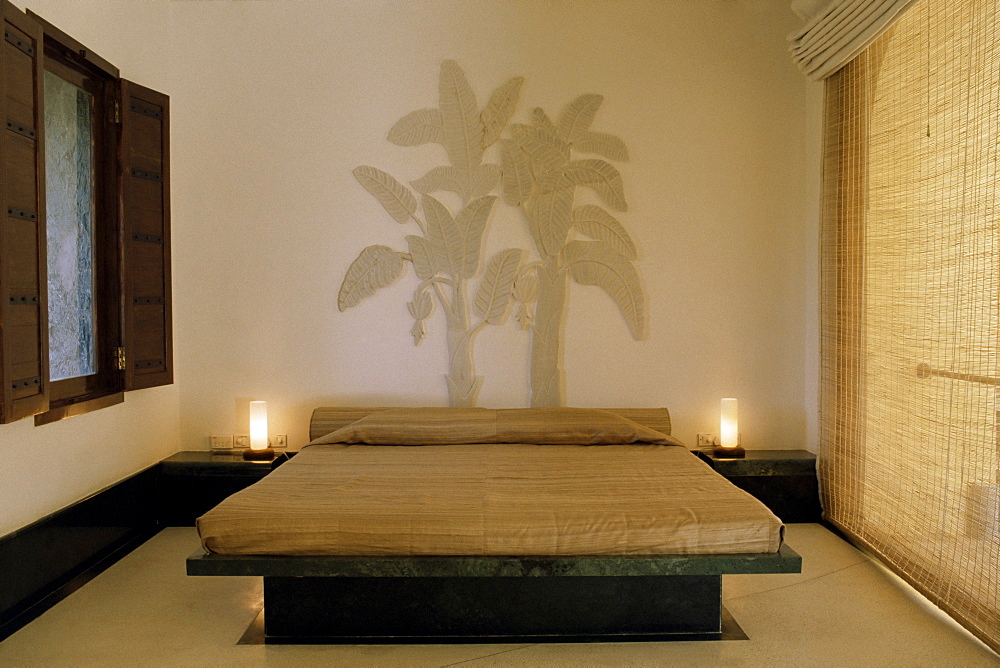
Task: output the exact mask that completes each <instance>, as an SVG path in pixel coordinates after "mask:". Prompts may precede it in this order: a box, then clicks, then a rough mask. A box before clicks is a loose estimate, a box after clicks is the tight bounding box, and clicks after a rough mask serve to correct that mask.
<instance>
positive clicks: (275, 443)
mask: <svg viewBox="0 0 1000 668" xmlns="http://www.w3.org/2000/svg"><path fill="white" fill-rule="evenodd" d="M267 446H268V447H269V448H287V447H288V435H287V434H275V435H274V436H268V438H267Z"/></svg>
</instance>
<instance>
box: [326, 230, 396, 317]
mask: <svg viewBox="0 0 1000 668" xmlns="http://www.w3.org/2000/svg"><path fill="white" fill-rule="evenodd" d="M403 269H404V266H403V258H401V257H400V256H399V253H397V252H396V251H394V250H392V249H391V248H389V247H388V246H368V247H367V248H365V249H364V250H362V251H361V254H360V255H358V257H357V259H356V260H354V262H352V263H351V266H350V267H348V268H347V274H346V275H345V276H344V282H343V283H341V285H340V294H339V295H338V296H337V308H339V309H340V310H341V311H343V310H345V309H347V308H350V307H351V306H357V304H358V303H359V302H360V301H361V300H362V299H365V298H366V297H370V296H372V295H373V294H375V293H376V292H378V291H379V290H381V289H382V288H384V287H387V286H389V285H392V284H393V283H394V282H395V281H396V280H397V279H398V278H399V276H400V275H401V274H402V273H403Z"/></svg>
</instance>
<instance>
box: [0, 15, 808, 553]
mask: <svg viewBox="0 0 1000 668" xmlns="http://www.w3.org/2000/svg"><path fill="white" fill-rule="evenodd" d="M18 6H20V7H25V6H27V7H30V8H31V9H33V10H34V11H36V12H38V13H39V14H41V15H42V16H44V17H45V18H47V19H49V20H50V21H52V22H53V23H55V24H56V25H57V26H59V27H60V28H62V29H63V30H65V31H67V32H68V33H70V34H72V35H73V36H75V37H77V38H78V39H79V40H80V41H82V42H83V43H84V44H87V45H88V46H90V47H91V48H93V49H94V50H95V51H96V52H97V53H99V54H101V55H102V56H104V57H105V58H107V59H108V60H110V61H111V62H113V63H115V64H116V65H118V66H119V67H120V68H121V69H122V75H123V76H125V77H127V78H130V79H133V80H136V81H138V82H139V83H143V84H146V85H149V86H151V87H153V88H156V89H158V90H162V91H164V92H166V93H168V94H169V95H170V97H171V115H172V118H171V151H172V170H171V179H172V206H173V281H174V345H175V348H174V349H175V369H176V374H175V377H176V384H175V385H174V386H171V387H169V388H159V389H154V390H149V391H144V392H142V393H133V394H129V395H128V396H127V399H126V403H125V404H124V405H123V406H121V407H116V408H112V409H105V410H104V411H98V412H97V413H95V414H92V415H90V416H83V417H78V418H73V419H71V420H68V421H64V424H57V425H52V426H46V427H39V428H35V427H33V426H31V421H30V420H28V421H21V422H19V423H16V424H14V425H0V456H2V457H3V458H4V462H5V465H4V467H3V469H2V470H0V507H3V508H4V510H3V513H4V515H3V517H2V521H0V534H3V533H5V532H6V531H9V530H11V529H13V528H16V527H17V526H21V525H23V524H24V523H27V522H29V521H32V520H33V519H37V518H38V517H41V516H42V515H44V514H47V513H48V512H51V511H53V510H55V509H57V508H58V507H60V506H61V505H63V504H65V503H68V502H70V501H72V500H74V499H76V498H79V497H80V496H82V495H85V494H87V493H90V492H92V491H96V490H97V489H100V488H101V487H103V486H105V485H106V484H110V483H111V482H114V481H115V480H117V479H121V478H122V477H125V476H126V475H127V474H129V473H132V472H134V471H135V470H138V469H140V468H142V467H144V466H145V465H148V464H151V463H153V462H154V461H156V460H157V459H159V458H162V457H163V456H166V455H168V454H170V453H171V452H173V451H175V450H179V449H180V450H185V449H202V448H207V447H208V435H209V434H212V433H215V434H232V433H246V432H247V431H248V429H247V426H246V424H247V416H248V407H247V404H248V402H249V401H250V400H251V399H264V400H267V401H268V403H269V413H270V416H269V417H270V425H271V429H270V431H271V433H286V434H289V437H290V438H289V440H290V443H291V446H292V447H293V448H297V447H299V446H301V445H302V444H303V443H304V442H305V441H306V440H307V424H308V419H309V413H310V411H311V410H312V409H313V408H314V407H316V406H320V405H349V404H355V405H359V404H360V405H378V404H392V405H445V404H446V403H447V390H446V386H445V381H444V374H445V373H446V372H447V359H446V347H445V341H444V322H443V318H442V316H441V314H440V312H438V313H437V315H436V316H434V317H432V318H431V319H430V320H429V321H428V323H427V325H428V335H427V338H426V339H425V341H424V343H423V344H422V345H421V346H419V347H415V346H414V345H413V339H412V337H411V335H410V327H411V325H412V320H411V319H410V317H409V315H408V313H407V310H406V302H407V301H408V300H409V299H410V296H411V293H412V291H413V288H414V287H415V286H416V284H417V279H416V278H415V277H414V276H413V275H412V272H410V274H408V275H407V276H406V277H405V278H403V279H402V280H401V281H399V282H398V283H396V284H395V285H393V286H391V287H389V288H387V289H385V290H383V291H382V292H381V293H379V294H378V295H376V296H374V297H372V298H370V299H368V300H366V301H364V302H362V303H361V304H360V305H358V306H357V307H355V308H352V309H348V310H347V311H345V312H343V313H341V312H339V311H338V310H337V292H338V289H339V287H340V283H341V281H342V280H343V277H344V273H345V272H346V270H347V268H348V266H349V265H350V263H351V262H352V261H353V260H354V258H355V257H357V255H358V253H359V252H360V251H361V249H362V248H364V247H365V246H368V245H370V244H384V245H388V246H391V247H394V248H397V249H400V250H405V249H406V242H405V240H404V238H405V235H406V234H413V233H416V227H415V226H414V225H412V224H410V225H400V224H398V223H396V222H395V221H393V220H392V219H391V218H390V217H389V216H388V214H386V213H385V211H384V210H383V209H382V208H381V206H380V205H379V204H378V203H377V202H376V201H375V200H374V199H373V198H372V197H371V196H370V195H369V194H368V193H367V192H366V191H365V190H364V189H363V188H362V187H361V185H360V184H359V183H358V182H357V181H356V180H355V178H354V176H353V175H352V173H351V172H352V170H353V169H354V168H355V167H357V166H358V165H372V166H375V167H378V168H380V169H383V170H385V171H388V172H390V173H391V174H393V175H394V176H396V177H397V178H398V179H399V180H400V181H403V182H407V181H411V180H413V179H416V178H418V177H420V176H422V175H423V174H424V173H425V172H426V171H427V170H429V169H430V168H431V167H434V166H437V165H441V164H445V155H444V151H443V149H441V147H439V146H437V145H428V146H422V147H414V148H402V147H399V146H395V145H393V144H391V143H389V142H388V141H387V139H386V135H387V133H388V130H389V128H390V127H391V126H392V125H393V123H395V122H396V121H397V120H398V119H400V118H401V117H402V116H404V115H405V114H407V113H409V112H411V111H413V110H416V109H419V108H422V107H436V106H437V102H438V73H439V68H440V65H441V62H442V61H443V60H446V59H454V60H455V61H457V62H458V64H459V65H460V66H461V67H462V69H463V70H464V71H465V73H466V75H467V77H468V80H469V82H470V84H471V86H472V88H473V90H474V91H475V93H476V96H477V100H478V102H479V104H480V105H482V104H484V103H485V101H486V100H487V98H488V95H489V94H490V93H491V92H492V91H493V90H494V89H495V88H496V87H497V86H499V85H501V84H502V83H504V82H505V81H507V80H508V79H509V78H511V77H513V76H523V77H524V78H525V83H524V86H523V88H522V91H521V99H520V102H519V104H518V107H517V110H516V112H515V115H514V117H513V119H512V120H513V122H528V119H529V117H530V112H531V109H532V108H533V107H536V106H539V107H542V108H543V109H545V110H546V112H547V113H548V114H549V115H550V116H552V117H556V116H558V114H559V113H560V111H561V110H562V108H563V106H564V105H565V104H566V103H568V102H569V101H570V100H572V99H573V98H575V97H576V96H578V95H580V94H583V93H599V94H601V95H603V96H604V98H605V100H604V103H603V106H602V107H601V109H600V111H599V112H598V114H597V117H596V120H595V122H594V124H593V129H594V130H597V131H602V132H608V133H612V134H616V135H618V136H619V137H621V138H622V139H623V140H624V141H625V143H626V144H627V146H628V148H629V151H630V154H631V159H630V161H629V162H627V163H617V164H616V166H617V167H618V168H619V171H620V172H621V174H622V176H623V179H624V186H625V195H626V197H627V199H628V203H629V209H628V211H627V212H626V213H623V214H621V215H620V216H619V219H620V220H621V222H622V223H623V224H624V226H625V227H626V229H627V230H628V231H629V233H630V234H631V236H632V238H633V239H634V240H635V243H636V245H637V247H638V251H639V257H638V259H637V261H636V267H637V268H638V271H639V274H640V276H641V279H642V282H643V286H644V288H645V291H646V294H647V297H648V322H649V326H648V336H647V338H646V339H645V340H643V341H635V340H633V339H632V338H631V336H630V335H629V332H628V329H627V327H626V325H625V322H624V320H623V318H622V316H621V315H620V313H619V312H618V309H617V307H616V306H615V304H614V303H613V302H612V300H611V299H610V298H609V297H608V296H607V295H605V294H604V293H603V292H602V291H601V290H600V289H598V288H595V287H586V286H580V285H576V284H572V285H571V287H570V297H569V306H568V313H567V319H566V327H565V358H564V365H565V369H566V397H567V403H568V404H569V405H576V406H667V407H668V408H669V409H670V411H671V414H672V417H673V420H674V425H675V430H674V431H675V434H676V435H678V436H679V437H680V438H681V439H682V440H684V441H686V442H688V443H691V444H693V443H694V440H695V434H696V433H697V432H717V431H718V418H719V399H720V398H722V397H725V396H734V397H737V398H738V399H739V400H740V431H741V432H742V437H743V443H744V445H746V447H748V448H801V447H810V448H811V449H814V448H815V443H816V441H817V436H816V431H817V430H816V426H815V425H816V422H817V418H816V390H815V386H816V378H817V375H818V361H817V359H818V356H817V352H816V350H817V347H818V344H817V339H818V335H817V334H816V331H817V329H818V325H817V321H818V316H817V306H816V293H817V285H818V278H817V269H816V245H817V238H818V237H817V229H816V227H817V226H816V219H817V217H818V190H819V178H818V174H819V164H818V160H819V135H818V133H819V121H818V113H819V102H818V100H820V99H821V92H820V91H821V87H820V86H818V85H817V84H811V83H809V82H808V81H807V80H806V79H805V78H804V77H803V76H802V75H801V74H799V72H798V71H797V70H796V69H795V67H794V66H793V65H792V63H791V61H790V59H789V56H788V54H787V52H786V42H785V36H786V34H787V33H789V32H791V31H792V30H793V29H794V28H795V27H796V26H797V19H796V17H795V16H794V15H793V14H792V13H791V12H790V11H789V9H788V6H787V3H785V2H775V1H773V0H739V1H733V0H717V1H716V0H621V1H618V2H608V1H604V0H572V1H570V0H565V1H562V0H550V1H547V2H536V1H534V0H506V1H504V2H495V1H492V0H440V1H435V2H430V1H422V0H385V1H381V2H380V1H374V0H339V1H337V2H321V1H310V0H297V1H295V2H291V1H280V2H279V1H267V0H260V1H225V0H213V1H200V0H174V1H172V2H159V1H151V0H150V1H143V2H115V1H106V0H82V1H79V2H77V1H69V0H23V1H22V2H20V3H18ZM814 116H815V117H816V118H813V117H814ZM496 151H497V148H496V147H494V148H492V149H490V151H489V152H488V154H487V159H488V160H489V161H492V162H499V157H498V154H497V153H496ZM583 201H584V200H583V199H582V198H580V197H578V203H582V202H583ZM510 246H519V247H522V248H525V249H528V250H529V251H530V252H531V253H532V254H534V250H533V245H532V243H531V241H530V236H529V234H528V232H527V228H526V224H525V222H524V220H523V217H522V216H521V214H520V212H518V211H517V210H516V209H514V208H512V207H509V206H508V205H506V204H504V203H502V201H501V202H498V205H497V207H496V209H495V211H494V215H493V217H492V219H491V223H490V227H489V228H488V230H487V257H489V256H490V255H492V253H493V252H494V251H496V250H499V249H502V248H506V247H510ZM528 351H529V337H528V336H527V335H526V333H524V332H522V331H520V330H519V329H517V327H516V325H515V323H514V322H513V319H511V321H509V322H508V323H507V324H506V325H505V326H504V327H488V328H486V329H485V330H484V331H483V332H482V334H480V336H479V338H478V340H477V346H476V363H477V373H479V374H480V375H482V376H484V377H485V383H484V385H483V388H482V391H481V392H480V396H479V398H480V401H479V403H480V405H483V406H488V407H518V406H526V405H528V400H529V390H528V360H529V354H528ZM80 462H85V463H86V464H85V465H80ZM28 489H31V490H32V494H27V491H28Z"/></svg>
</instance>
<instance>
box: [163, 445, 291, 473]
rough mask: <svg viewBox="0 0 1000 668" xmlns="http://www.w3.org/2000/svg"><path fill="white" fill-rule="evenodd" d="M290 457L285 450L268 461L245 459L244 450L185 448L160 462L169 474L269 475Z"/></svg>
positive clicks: (164, 470)
mask: <svg viewBox="0 0 1000 668" xmlns="http://www.w3.org/2000/svg"><path fill="white" fill-rule="evenodd" d="M287 459H288V454H286V453H284V452H279V453H276V454H275V456H274V459H272V460H270V461H266V462H252V461H247V460H245V459H243V450H241V449H234V450H232V451H221V452H220V451H218V450H183V451H181V452H177V453H175V454H172V455H170V456H169V457H167V458H166V459H164V460H163V461H161V462H160V470H161V471H162V472H164V473H168V474H182V475H197V476H212V475H260V476H264V475H267V473H268V472H269V471H271V470H272V469H274V468H275V467H277V466H279V465H280V464H281V463H283V462H285V461H286V460H287Z"/></svg>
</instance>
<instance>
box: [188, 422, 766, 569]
mask: <svg viewBox="0 0 1000 668" xmlns="http://www.w3.org/2000/svg"><path fill="white" fill-rule="evenodd" d="M480 417H481V416H477V417H476V420H478V421H479V422H481V420H480ZM379 420H384V416H381V417H380V418H379ZM367 426H370V425H367ZM367 426H366V425H362V427H363V428H367ZM617 427H620V425H617ZM640 429H644V428H641V427H640ZM619 431H620V429H619ZM647 431H649V430H647ZM339 432H344V434H341V435H340V436H334V437H333V440H337V439H338V438H341V439H348V438H350V436H349V434H352V433H353V434H355V435H356V434H358V433H359V429H358V428H357V427H355V428H354V429H353V431H352V430H351V428H350V427H348V428H345V429H342V430H338V433H339ZM449 433H450V432H449ZM587 433H590V434H591V437H592V438H591V440H592V441H594V442H598V443H600V442H602V440H606V439H603V438H602V437H597V438H596V439H594V438H593V432H592V431H590V432H587ZM601 433H602V434H603V432H601ZM653 433H654V434H658V432H653ZM584 436H586V434H584ZM622 436H623V435H622V434H619V433H617V432H616V436H615V437H614V438H621V437H622ZM625 436H627V434H625ZM659 436H661V437H663V438H662V439H661V442H662V443H669V442H670V439H669V437H665V436H663V435H662V434H659ZM507 437H510V436H509V434H508V433H505V435H504V436H503V438H507ZM365 438H367V437H365ZM321 440H329V439H321ZM198 531H199V532H200V534H201V538H202V542H203V545H204V546H205V548H206V549H207V550H208V551H209V552H213V553H219V554H278V555H515V556H539V555H553V556H554V555H567V556H569V555H609V554H613V555H643V554H645V555H649V554H722V553H730V554H731V553H737V554H738V553H760V552H775V551H777V549H778V547H779V546H780V544H781V536H782V525H781V522H780V520H778V518H777V517H775V516H774V515H773V514H772V513H771V512H770V511H769V510H768V509H767V508H766V507H765V506H764V505H763V504H761V503H760V502H759V501H757V500H756V499H754V498H753V497H752V496H750V495H749V494H747V493H746V492H743V491H742V490H740V489H738V488H736V487H735V486H733V485H732V484H731V483H729V482H728V481H727V480H726V479H724V478H723V477H722V476H720V475H718V474H716V473H715V472H714V471H712V470H711V469H710V468H709V467H708V466H707V465H705V464H704V463H702V462H701V461H700V460H698V459H697V458H696V457H695V456H694V455H693V454H691V453H690V452H688V451H687V450H686V449H685V448H683V447H680V446H676V445H669V444H667V445H662V444H656V445H653V444H645V443H641V442H640V443H635V442H631V441H626V443H625V444H605V445H587V446H580V445H563V444H547V445H536V444H523V443H478V444H462V443H450V442H449V444H447V445H420V446H392V445H361V444H322V445H312V446H310V447H307V448H305V449H303V451H302V452H300V453H299V454H298V455H297V456H295V457H294V458H292V459H291V460H290V461H289V462H287V463H285V464H284V465H282V466H281V467H279V468H278V469H276V470H275V471H274V472H273V473H271V474H270V475H268V476H267V477H266V478H264V479H263V480H262V481H260V482H258V483H256V484H255V485H252V486H251V487H248V488H247V489H245V490H243V491H242V492H239V493H237V494H234V495H233V496H231V497H229V498H228V499H226V500H225V501H223V502H222V503H221V504H220V505H219V506H217V507H216V508H214V509H213V510H211V511H209V512H208V513H207V514H205V515H204V516H202V517H201V518H199V519H198Z"/></svg>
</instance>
